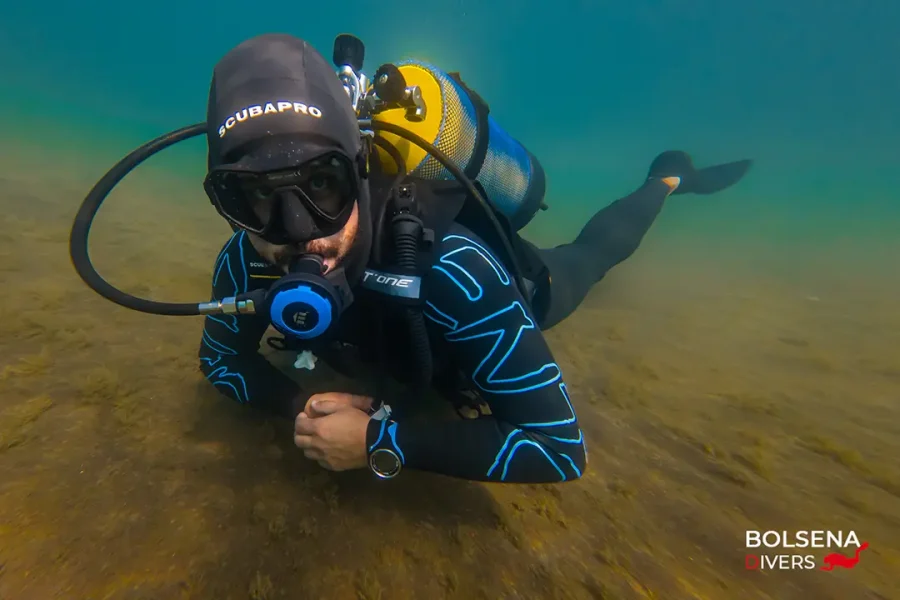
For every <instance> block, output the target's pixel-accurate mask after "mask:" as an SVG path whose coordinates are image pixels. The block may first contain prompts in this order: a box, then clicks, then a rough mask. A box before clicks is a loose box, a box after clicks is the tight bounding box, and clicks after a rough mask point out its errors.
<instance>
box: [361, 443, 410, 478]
mask: <svg viewBox="0 0 900 600" xmlns="http://www.w3.org/2000/svg"><path fill="white" fill-rule="evenodd" d="M402 467H403V463H402V462H400V457H399V456H397V453H396V452H394V451H393V450H391V449H390V448H377V449H376V450H374V451H373V452H372V453H371V454H369V469H371V470H372V472H373V473H375V476H376V477H378V478H379V479H393V478H394V477H396V476H397V475H398V474H399V473H400V469H401V468H402Z"/></svg>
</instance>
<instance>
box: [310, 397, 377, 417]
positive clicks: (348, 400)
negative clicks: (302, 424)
mask: <svg viewBox="0 0 900 600" xmlns="http://www.w3.org/2000/svg"><path fill="white" fill-rule="evenodd" d="M322 403H325V406H326V407H329V406H330V405H331V404H336V405H338V406H340V407H348V406H349V407H353V408H355V409H357V410H361V411H363V412H368V411H370V410H372V399H371V398H369V397H368V396H357V395H355V394H345V393H343V392H326V393H324V394H313V395H312V396H310V398H309V400H307V401H306V406H305V407H304V408H303V412H304V413H306V416H307V417H309V418H310V419H315V418H318V417H324V416H325V415H328V414H331V413H330V412H320V411H319V410H318V407H319V405H320V404H322ZM332 412H333V411H332Z"/></svg>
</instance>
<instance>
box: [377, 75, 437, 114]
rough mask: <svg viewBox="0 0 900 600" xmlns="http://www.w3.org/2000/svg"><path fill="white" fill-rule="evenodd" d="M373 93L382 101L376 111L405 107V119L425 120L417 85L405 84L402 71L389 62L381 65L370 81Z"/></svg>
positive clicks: (423, 101)
mask: <svg viewBox="0 0 900 600" xmlns="http://www.w3.org/2000/svg"><path fill="white" fill-rule="evenodd" d="M372 87H373V88H374V89H375V94H376V95H377V96H378V98H379V99H380V100H381V102H382V103H383V104H382V105H381V106H379V107H378V108H377V112H380V111H382V110H388V109H391V108H405V109H406V119H407V120H409V121H413V122H417V123H418V122H421V121H424V120H425V115H426V114H427V111H426V107H425V100H424V99H423V98H422V90H420V89H419V86H416V85H413V86H407V85H406V79H405V78H404V77H403V73H401V72H400V69H398V68H397V67H396V66H395V65H392V64H390V63H388V64H384V65H381V66H380V67H378V70H377V71H376V72H375V77H374V78H373V81H372Z"/></svg>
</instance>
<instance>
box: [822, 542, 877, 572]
mask: <svg viewBox="0 0 900 600" xmlns="http://www.w3.org/2000/svg"><path fill="white" fill-rule="evenodd" d="M868 547H869V542H863V543H862V544H861V545H860V546H859V548H857V549H856V553H855V554H854V555H853V558H850V557H849V556H844V555H843V554H841V553H840V552H832V553H831V554H829V555H827V556H826V557H825V558H824V560H825V564H824V565H822V570H823V571H831V570H833V569H834V568H835V567H843V568H845V569H852V568H853V567H855V566H856V564H857V563H858V562H859V553H860V552H862V551H863V550H865V549H866V548H868Z"/></svg>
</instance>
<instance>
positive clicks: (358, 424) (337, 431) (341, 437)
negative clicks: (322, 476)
mask: <svg viewBox="0 0 900 600" xmlns="http://www.w3.org/2000/svg"><path fill="white" fill-rule="evenodd" d="M323 395H325V394H323ZM339 395H340V396H344V395H346V396H349V394H339ZM316 400H317V402H315V403H314V404H315V408H314V410H315V412H316V417H315V418H310V417H309V416H308V415H307V414H306V413H305V412H302V413H300V414H299V415H297V419H296V420H295V421H294V444H295V445H296V446H297V447H298V448H300V449H301V450H303V455H304V456H306V458H308V459H310V460H314V461H316V462H317V463H319V465H321V466H322V467H323V468H325V469H328V470H329V471H346V470H349V469H360V468H363V467H365V466H366V464H367V463H368V453H367V452H366V431H367V430H368V428H369V418H370V417H369V415H368V413H366V412H364V411H362V410H360V409H358V408H356V407H354V406H348V405H347V404H342V403H339V402H334V401H331V400H322V399H321V398H316Z"/></svg>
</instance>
